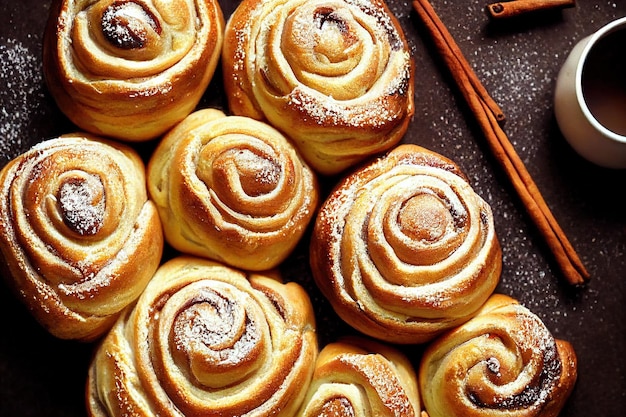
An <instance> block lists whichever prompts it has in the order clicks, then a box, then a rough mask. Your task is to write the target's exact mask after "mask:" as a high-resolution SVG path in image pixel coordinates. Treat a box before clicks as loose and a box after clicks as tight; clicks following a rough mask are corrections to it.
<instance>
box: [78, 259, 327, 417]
mask: <svg viewBox="0 0 626 417" xmlns="http://www.w3.org/2000/svg"><path fill="white" fill-rule="evenodd" d="M317 353H318V351H317V341H316V334H315V322H314V318H313V310H312V306H311V303H310V300H309V298H308V295H307V294H306V292H305V291H304V289H302V287H300V286H299V285H298V284H295V283H286V284H285V283H282V282H281V281H280V280H279V277H278V276H277V275H276V273H270V272H265V273H263V274H262V275H260V274H251V275H247V274H246V273H244V272H241V271H239V270H235V269H232V268H230V267H227V266H225V265H222V264H219V263H217V262H214V261H210V260H205V259H201V258H193V257H187V256H185V257H178V258H174V259H172V260H170V261H168V262H166V263H165V264H163V265H162V266H161V267H160V268H159V270H158V271H157V273H156V274H155V276H154V278H153V279H152V280H151V281H150V283H149V284H148V286H147V287H146V290H145V292H144V293H143V294H142V296H141V297H140V298H139V300H138V301H137V304H136V305H135V307H134V308H133V309H132V310H128V313H127V314H125V315H124V316H122V317H121V318H120V319H119V320H118V322H117V323H116V324H115V326H114V327H113V329H112V330H111V331H110V332H109V334H108V335H107V337H106V338H105V339H104V341H103V343H102V344H101V345H100V346H99V348H98V350H97V352H96V355H95V357H94V360H93V362H92V365H91V367H90V370H89V378H88V383H87V399H88V410H89V415H90V416H91V417H100V416H109V417H112V416H130V415H132V416H136V417H148V416H150V417H151V416H181V417H182V416H200V415H201V416H206V417H218V416H250V417H253V416H255V417H261V416H268V417H269V416H276V417H292V416H293V415H294V413H295V411H296V410H297V408H298V407H299V405H300V403H301V402H302V399H303V397H304V394H305V392H306V389H307V387H308V385H309V383H310V380H311V377H312V374H313V369H314V367H315V360H316V357H317Z"/></svg>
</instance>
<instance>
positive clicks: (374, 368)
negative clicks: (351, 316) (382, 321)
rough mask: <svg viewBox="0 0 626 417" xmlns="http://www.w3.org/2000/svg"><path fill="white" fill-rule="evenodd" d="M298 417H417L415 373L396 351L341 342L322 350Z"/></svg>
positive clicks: (359, 341)
mask: <svg viewBox="0 0 626 417" xmlns="http://www.w3.org/2000/svg"><path fill="white" fill-rule="evenodd" d="M296 416H297V417H317V416H333V417H370V416H371V417H395V416H402V417H419V416H420V402H419V396H418V388H417V377H416V375H415V371H414V370H413V367H412V365H411V362H410V361H409V360H408V358H407V357H406V356H404V354H402V353H401V352H400V351H398V350H396V349H394V348H392V347H390V346H386V345H383V344H380V343H376V342H374V341H372V340H369V339H364V338H360V337H351V338H344V339H342V340H340V341H338V342H334V343H330V344H328V345H326V346H325V347H324V349H322V351H321V352H320V355H319V358H318V360H317V363H316V366H315V372H314V374H313V380H312V382H311V385H310V387H309V390H308V392H307V396H306V398H305V400H304V403H303V405H302V407H301V409H300V411H299V412H298V413H297V414H296Z"/></svg>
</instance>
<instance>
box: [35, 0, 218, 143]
mask: <svg viewBox="0 0 626 417" xmlns="http://www.w3.org/2000/svg"><path fill="white" fill-rule="evenodd" d="M223 30H224V17H223V15H222V11H221V9H220V6H219V3H218V1H217V0H169V1H163V0H55V1H54V3H53V5H52V8H51V11H50V17H49V21H48V26H47V28H46V33H45V39H44V57H43V58H44V74H45V76H46V81H47V85H48V88H49V90H50V92H51V94H52V96H53V97H54V99H55V100H56V102H57V104H58V105H59V108H60V109H61V110H62V111H63V112H64V113H65V114H66V115H67V116H68V118H69V119H70V120H71V121H72V122H73V123H75V124H76V125H78V126H79V127H80V128H81V129H83V130H87V131H89V132H92V133H95V134H98V135H103V136H110V137H115V138H118V139H121V140H127V141H143V140H148V139H152V138H154V137H157V136H160V135H161V134H162V133H164V132H165V131H167V130H168V129H170V128H171V127H172V126H174V125H175V124H176V123H178V122H179V121H180V120H182V119H183V118H184V117H185V116H187V115H188V114H189V113H191V112H192V111H193V110H194V108H195V107H196V105H197V104H198V102H199V100H200V98H201V97H202V94H203V93H204V91H205V89H206V87H207V86H208V84H209V82H210V80H211V78H212V77H213V74H214V72H215V68H216V67H217V63H218V60H219V57H220V54H221V47H222V41H223Z"/></svg>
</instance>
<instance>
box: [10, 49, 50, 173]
mask: <svg viewBox="0 0 626 417" xmlns="http://www.w3.org/2000/svg"><path fill="white" fill-rule="evenodd" d="M42 81H43V77H42V72H41V61H40V59H39V57H38V55H36V54H34V53H33V52H32V51H30V50H29V49H28V48H27V47H26V46H24V45H23V44H22V43H21V42H20V41H19V40H15V39H5V38H0V103H2V107H1V108H0V156H2V157H3V158H9V157H14V156H15V155H14V153H15V152H16V151H17V150H20V149H22V148H24V147H25V146H27V144H28V143H29V139H28V138H27V137H26V132H27V129H28V126H29V124H30V121H31V119H32V116H33V115H34V114H35V113H36V112H37V111H38V108H39V106H40V103H41V102H42V100H43V97H44V92H43V87H42V85H43V83H42ZM2 162H5V161H2Z"/></svg>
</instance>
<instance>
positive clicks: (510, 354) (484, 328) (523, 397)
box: [419, 294, 577, 417]
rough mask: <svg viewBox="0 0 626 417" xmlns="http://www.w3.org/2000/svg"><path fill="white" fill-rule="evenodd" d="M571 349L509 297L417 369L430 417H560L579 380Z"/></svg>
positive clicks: (450, 336) (440, 342)
mask: <svg viewBox="0 0 626 417" xmlns="http://www.w3.org/2000/svg"><path fill="white" fill-rule="evenodd" d="M576 362H577V360H576V354H575V352H574V349H573V347H572V345H571V344H570V343H568V342H565V341H563V340H558V339H554V338H553V336H552V335H551V334H550V331H549V330H548V329H547V328H546V326H545V325H544V324H543V323H542V321H541V320H540V319H539V318H538V317H537V316H536V315H534V314H533V313H532V312H531V311H529V310H528V309H527V308H525V307H523V306H522V305H520V304H519V303H518V302H517V301H516V300H514V299H512V298H511V297H509V296H505V295H501V294H494V295H493V296H492V297H491V298H490V299H489V300H488V301H487V303H485V305H484V306H483V308H481V310H480V311H479V313H478V314H477V315H476V316H475V317H474V318H472V319H471V320H470V321H468V322H466V323H464V324H463V325H461V326H460V327H458V328H456V329H454V330H451V331H450V332H447V333H445V334H444V335H442V336H441V337H440V338H438V339H436V340H435V341H434V342H433V343H431V344H430V345H429V347H428V348H427V350H426V352H425V353H424V356H423V358H422V362H421V365H420V370H419V384H420V390H421V391H420V392H421V395H422V399H423V401H424V403H425V407H426V410H427V411H428V414H429V415H430V417H466V416H476V417H483V416H484V417H498V416H502V417H504V416H506V417H522V416H523V417H556V416H557V415H558V414H559V412H560V410H561V408H562V407H563V404H564V403H565V401H566V400H567V398H568V397H569V394H570V393H571V391H572V389H573V387H574V384H575V381H576V377H577V370H576V368H577V364H576Z"/></svg>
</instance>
